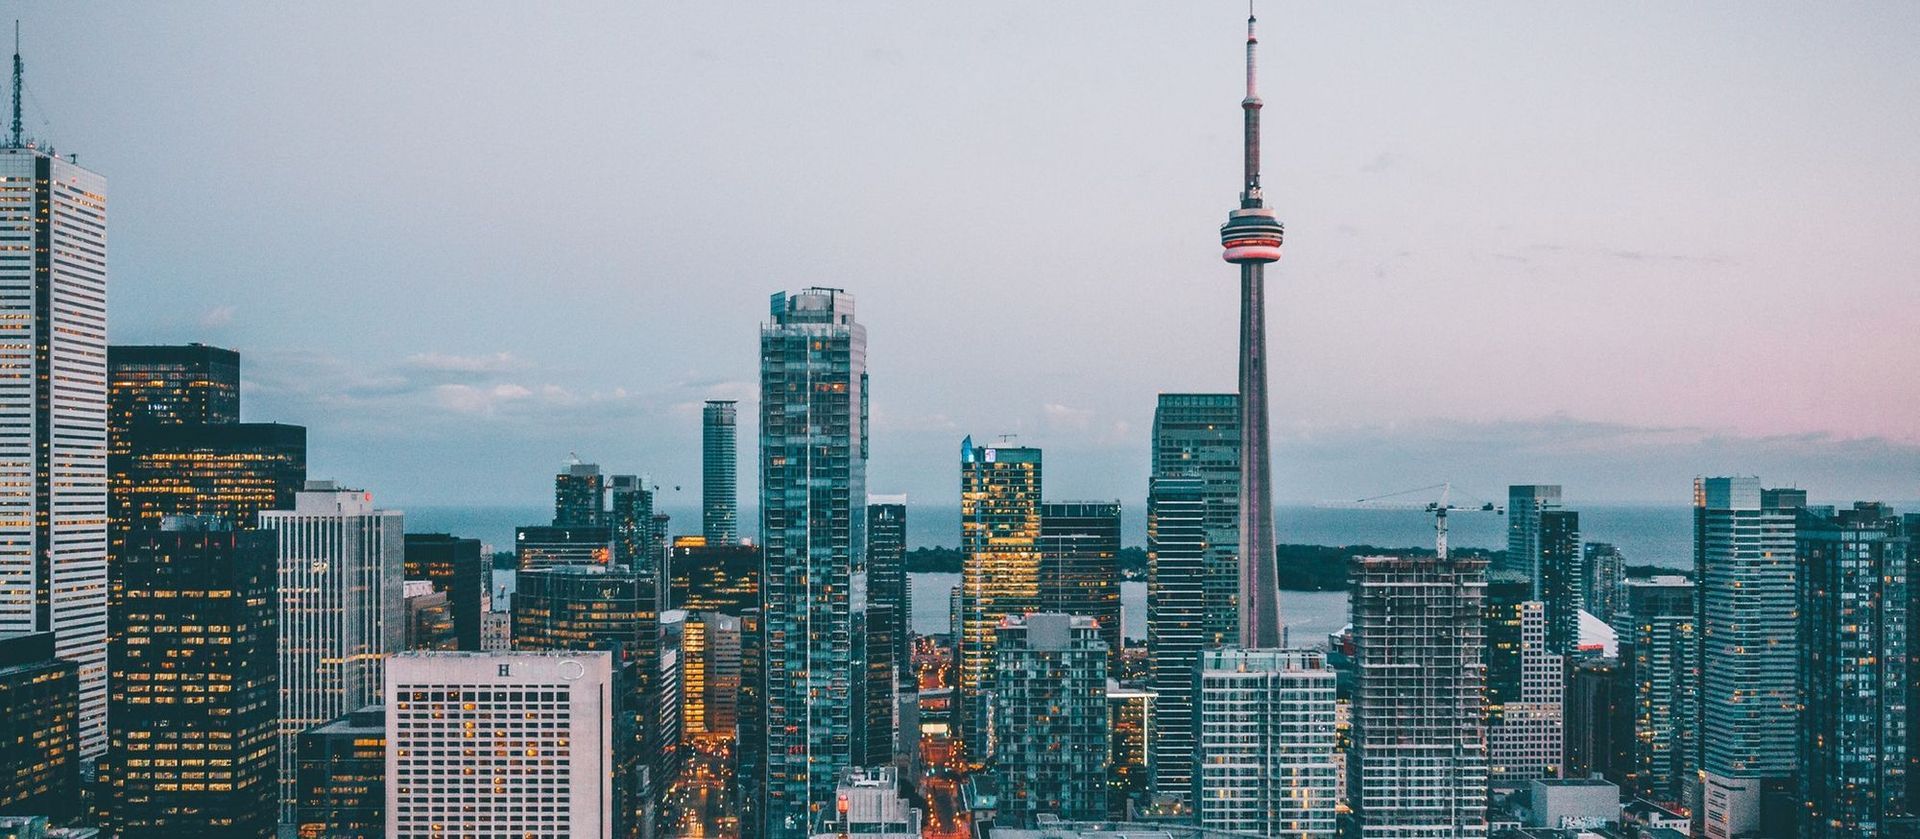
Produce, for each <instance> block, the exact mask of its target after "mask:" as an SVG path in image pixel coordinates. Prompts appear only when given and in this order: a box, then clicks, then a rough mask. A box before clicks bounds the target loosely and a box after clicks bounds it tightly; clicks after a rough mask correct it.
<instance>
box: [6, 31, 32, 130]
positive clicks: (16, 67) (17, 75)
mask: <svg viewBox="0 0 1920 839" xmlns="http://www.w3.org/2000/svg"><path fill="white" fill-rule="evenodd" d="M26 70H27V65H26V63H25V62H22V61H21V60H20V19H19V18H15V19H14V21H13V134H12V135H11V136H10V137H9V138H8V141H7V145H8V146H9V147H11V148H16V149H17V148H21V147H23V145H24V144H23V143H22V142H21V140H22V134H24V133H25V132H24V130H23V129H22V127H21V124H20V90H21V88H22V87H24V86H25V82H26V78H25V77H26Z"/></svg>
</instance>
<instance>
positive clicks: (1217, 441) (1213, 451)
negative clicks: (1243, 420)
mask: <svg viewBox="0 0 1920 839" xmlns="http://www.w3.org/2000/svg"><path fill="white" fill-rule="evenodd" d="M1152 474H1153V475H1154V476H1156V477H1163V478H1180V477H1187V478H1199V479H1200V481H1201V483H1202V484H1203V489H1202V494H1203V496H1204V498H1205V502H1204V504H1205V508H1206V509H1205V511H1204V513H1203V515H1204V517H1205V524H1204V527H1205V535H1206V540H1207V547H1206V564H1205V572H1204V576H1203V577H1202V578H1201V588H1202V590H1203V591H1204V593H1205V597H1206V610H1205V611H1204V612H1203V613H1202V618H1201V619H1202V621H1204V625H1203V627H1202V632H1203V637H1204V638H1205V641H1206V644H1207V646H1210V647H1217V646H1221V645H1224V644H1234V643H1238V640H1239V635H1240V608H1239V602H1240V601H1239V598H1240V395H1239V394H1237V393H1162V394H1160V400H1159V403H1158V404H1157V405H1155V407H1154V410H1153V468H1152ZM1116 654H1117V653H1116Z"/></svg>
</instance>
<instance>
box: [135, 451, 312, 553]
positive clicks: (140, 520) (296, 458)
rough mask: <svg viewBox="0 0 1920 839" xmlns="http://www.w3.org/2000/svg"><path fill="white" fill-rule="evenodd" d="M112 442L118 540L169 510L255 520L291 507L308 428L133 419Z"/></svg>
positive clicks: (241, 523)
mask: <svg viewBox="0 0 1920 839" xmlns="http://www.w3.org/2000/svg"><path fill="white" fill-rule="evenodd" d="M115 446H116V451H115V452H114V455H113V458H112V459H113V481H112V488H111V489H112V497H111V502H112V503H111V507H112V522H113V532H114V544H115V546H116V547H118V545H119V544H120V540H121V539H123V538H124V535H125V534H127V533H131V532H133V531H136V530H141V529H154V528H158V527H159V526H160V521H161V520H162V519H164V518H166V517H168V516H195V517H200V516H214V517H217V518H219V519H221V520H223V521H225V522H227V523H228V524H229V525H231V526H233V527H237V528H246V527H252V526H254V524H255V522H256V521H257V517H258V515H259V513H260V512H261V511H262V510H284V509H287V508H289V507H291V506H293V496H294V493H296V492H299V491H300V488H301V487H302V486H305V485H306V480H307V430H306V429H305V428H302V427H301V426H298V425H281V424H279V423H270V422H248V423H232V424H228V425H204V424H190V425H189V424H180V425H156V424H138V425H135V426H134V427H133V428H132V429H131V430H129V431H128V432H127V433H126V434H125V435H123V436H122V437H119V438H116V439H115ZM120 449H124V451H122V450H120Z"/></svg>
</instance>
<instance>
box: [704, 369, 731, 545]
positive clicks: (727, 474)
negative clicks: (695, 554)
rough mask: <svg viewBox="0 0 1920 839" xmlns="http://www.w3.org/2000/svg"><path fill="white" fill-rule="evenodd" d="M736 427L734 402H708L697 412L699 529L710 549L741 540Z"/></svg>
mask: <svg viewBox="0 0 1920 839" xmlns="http://www.w3.org/2000/svg"><path fill="white" fill-rule="evenodd" d="M736 425H737V417H736V416H735V408H734V401H733V400H731V399H709V400H707V406H706V408H704V409H703V410H701V412H700V528H701V530H702V531H703V532H704V533H705V534H706V537H707V544H709V545H727V544H732V543H734V542H737V541H739V540H740V492H739V490H738V489H737V484H738V477H739V466H738V462H739V457H740V452H739V439H738V432H737V429H736Z"/></svg>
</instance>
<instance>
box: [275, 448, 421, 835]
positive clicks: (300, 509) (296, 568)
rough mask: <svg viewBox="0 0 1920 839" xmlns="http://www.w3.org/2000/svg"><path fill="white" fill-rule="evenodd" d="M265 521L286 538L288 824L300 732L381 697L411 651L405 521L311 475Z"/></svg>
mask: <svg viewBox="0 0 1920 839" xmlns="http://www.w3.org/2000/svg"><path fill="white" fill-rule="evenodd" d="M260 527H261V529H263V530H271V531H273V532H274V533H275V534H276V537H277V541H278V556H279V578H280V614H279V618H280V620H279V628H280V642H279V648H280V655H279V666H280V772H279V778H280V823H281V824H290V823H291V822H292V820H293V818H294V812H293V811H294V807H295V805H297V804H298V802H299V796H298V794H297V790H296V789H295V787H294V784H295V777H294V776H295V770H296V768H297V767H298V766H299V760H300V753H299V742H298V741H299V737H300V732H302V731H306V730H307V729H309V728H312V727H314V726H317V725H321V724H323V723H325V722H327V721H329V720H332V719H334V718H335V717H338V716H340V715H341V714H344V713H346V712H348V711H351V710H353V709H355V708H359V707H362V706H366V705H374V704H377V703H378V702H379V701H380V678H381V674H382V666H383V664H384V661H385V659H386V657H387V656H388V655H389V654H391V653H394V652H397V651H399V650H401V649H402V648H403V645H404V642H405V637H406V631H405V628H404V627H403V625H402V624H403V621H404V615H403V613H402V607H403V605H404V600H403V597H402V593H403V584H402V580H403V577H402V565H403V563H404V554H405V549H404V546H403V542H404V541H405V538H406V526H405V524H404V522H403V520H402V517H401V515H400V512H399V511H397V510H379V509H375V508H374V506H373V493H370V492H362V491H360V490H354V489H342V488H338V487H335V486H334V484H333V482H332V481H309V482H307V488H306V489H304V490H302V491H300V492H299V493H298V494H297V495H295V496H294V501H293V509H292V510H268V511H266V512H263V513H261V514H260Z"/></svg>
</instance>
